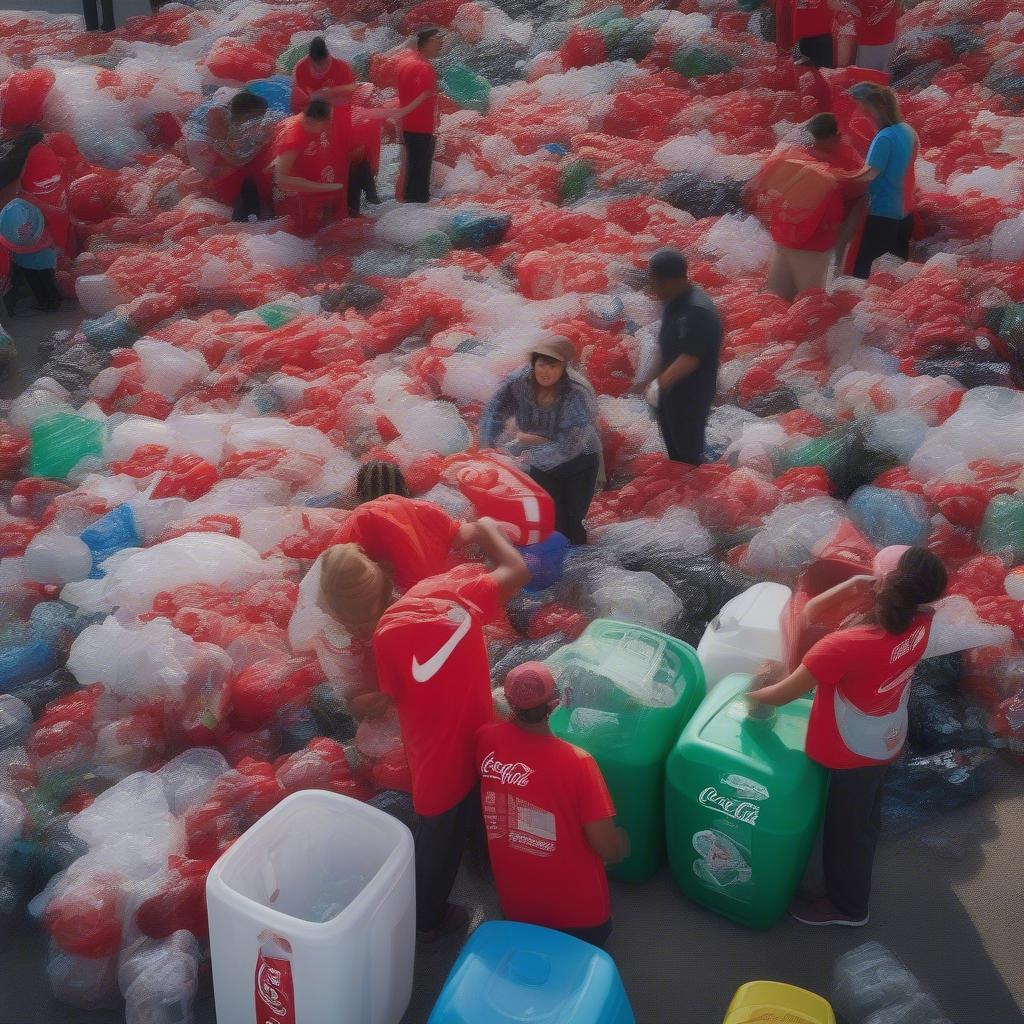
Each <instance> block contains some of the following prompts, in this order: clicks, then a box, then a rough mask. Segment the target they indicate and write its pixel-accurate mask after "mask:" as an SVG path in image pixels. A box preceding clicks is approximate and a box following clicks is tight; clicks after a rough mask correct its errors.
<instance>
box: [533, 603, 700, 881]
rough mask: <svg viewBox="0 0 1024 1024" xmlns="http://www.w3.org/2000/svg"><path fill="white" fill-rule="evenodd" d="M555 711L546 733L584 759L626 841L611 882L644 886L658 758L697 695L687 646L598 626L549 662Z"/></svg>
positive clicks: (655, 860) (658, 858) (613, 625)
mask: <svg viewBox="0 0 1024 1024" xmlns="http://www.w3.org/2000/svg"><path fill="white" fill-rule="evenodd" d="M547 664H548V666H549V667H550V668H551V670H552V672H553V673H554V674H555V677H556V679H557V680H558V683H559V686H560V688H561V690H562V695H563V705H562V706H561V707H560V708H558V710H557V711H555V713H554V714H553V715H552V716H551V729H552V731H553V732H554V733H555V734H556V735H557V736H561V737H562V738H563V739H565V740H568V741H569V742H570V743H574V744H575V745H576V746H578V747H582V748H583V749H584V750H586V751H588V752H589V753H590V754H592V755H593V757H594V759H595V760H596V761H597V763H598V765H599V766H600V768H601V772H602V774H603V775H604V778H605V781H606V782H607V784H608V789H609V791H610V793H611V796H612V799H613V800H614V802H615V811H616V814H615V818H616V821H617V822H618V824H619V825H620V826H621V827H622V828H624V829H625V830H626V832H628V833H629V839H630V855H629V857H628V858H627V859H626V860H624V861H623V862H622V863H621V864H617V865H615V866H614V867H612V868H610V869H609V874H610V875H611V877H612V878H617V879H619V880H621V881H625V882H643V881H646V880H647V879H648V878H650V877H651V876H652V875H653V874H654V872H655V871H657V869H658V867H659V866H660V865H661V863H662V862H663V860H664V849H665V825H664V815H663V807H664V790H665V759H666V757H667V756H668V753H669V751H670V750H671V749H672V746H673V744H674V743H675V741H676V737H677V736H678V735H679V730H680V729H681V728H682V727H683V725H684V724H685V722H686V721H687V720H688V719H689V717H690V716H691V715H692V714H693V712H694V711H695V710H696V709H697V706H698V705H699V704H700V701H701V699H702V697H703V696H704V689H705V686H704V670H703V669H702V668H701V665H700V662H699V661H698V660H697V653H696V652H695V651H694V649H693V648H692V647H690V646H689V645H688V644H685V643H683V642H682V641H681V640H676V639H675V638H674V637H671V636H666V635H665V634H663V633H658V632H655V630H653V629H646V628H645V627H643V626H635V625H632V624H629V623H625V622H614V621H612V620H610V619H597V620H596V621H594V622H592V623H591V624H590V626H589V627H588V628H587V630H586V632H584V633H583V635H582V636H581V637H580V638H579V639H578V640H577V641H576V642H575V643H572V644H569V645H567V646H566V647H563V648H562V649H561V650H560V651H558V652H557V653H556V654H554V655H553V656H552V657H551V658H549V659H548V662H547Z"/></svg>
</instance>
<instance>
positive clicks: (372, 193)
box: [348, 160, 380, 217]
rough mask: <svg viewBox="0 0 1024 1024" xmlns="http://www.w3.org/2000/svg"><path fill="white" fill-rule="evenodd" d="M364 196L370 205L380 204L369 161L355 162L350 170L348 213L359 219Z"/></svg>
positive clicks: (350, 166)
mask: <svg viewBox="0 0 1024 1024" xmlns="http://www.w3.org/2000/svg"><path fill="white" fill-rule="evenodd" d="M363 196H366V201H367V202H369V203H379V202H380V199H379V198H378V196H377V182H376V180H375V179H374V177H373V168H372V167H371V166H370V161H369V160H353V161H352V163H351V164H350V165H349V169H348V212H349V216H350V217H358V216H359V209H360V205H361V201H362V198H363Z"/></svg>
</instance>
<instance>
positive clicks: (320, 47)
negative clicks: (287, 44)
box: [309, 36, 328, 64]
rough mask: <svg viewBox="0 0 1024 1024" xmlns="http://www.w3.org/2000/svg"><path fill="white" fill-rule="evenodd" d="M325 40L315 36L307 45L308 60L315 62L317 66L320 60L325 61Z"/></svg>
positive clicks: (326, 54) (326, 55)
mask: <svg viewBox="0 0 1024 1024" xmlns="http://www.w3.org/2000/svg"><path fill="white" fill-rule="evenodd" d="M327 57H328V53H327V40H325V39H324V37H323V36H317V37H316V38H315V39H314V40H313V41H312V42H311V43H310V44H309V59H310V60H315V61H316V62H317V63H318V64H319V63H320V61H322V60H327Z"/></svg>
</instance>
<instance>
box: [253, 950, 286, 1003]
mask: <svg viewBox="0 0 1024 1024" xmlns="http://www.w3.org/2000/svg"><path fill="white" fill-rule="evenodd" d="M256 991H257V992H258V993H259V996H260V999H262V1000H263V1002H264V1003H265V1004H266V1007H267V1009H268V1010H269V1011H270V1012H271V1013H274V1014H277V1016H279V1017H283V1016H284V1015H285V1014H286V1013H287V1012H288V1008H287V1007H286V1006H285V1005H284V1003H282V1002H281V995H280V992H281V972H280V971H279V970H276V969H275V968H273V967H271V966H270V964H268V963H267V962H266V961H262V962H261V963H260V966H259V970H258V971H257V972H256Z"/></svg>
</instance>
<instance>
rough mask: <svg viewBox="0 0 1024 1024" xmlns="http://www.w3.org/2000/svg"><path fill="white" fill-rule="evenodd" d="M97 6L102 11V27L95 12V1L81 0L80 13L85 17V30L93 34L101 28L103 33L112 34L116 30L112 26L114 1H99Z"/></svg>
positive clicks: (114, 26)
mask: <svg viewBox="0 0 1024 1024" xmlns="http://www.w3.org/2000/svg"><path fill="white" fill-rule="evenodd" d="M99 6H100V7H102V9H103V24H102V26H101V25H100V20H99V14H98V13H97V10H96V0H82V13H83V14H84V15H85V27H86V29H87V30H88V31H90V32H95V31H96V30H97V29H98V28H102V29H103V31H104V32H113V31H114V29H115V28H117V26H116V25H115V24H114V0H99Z"/></svg>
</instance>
